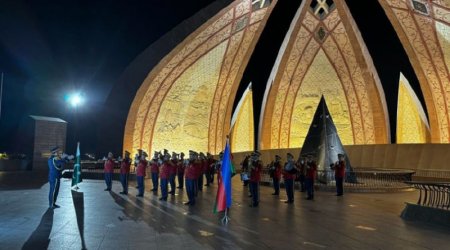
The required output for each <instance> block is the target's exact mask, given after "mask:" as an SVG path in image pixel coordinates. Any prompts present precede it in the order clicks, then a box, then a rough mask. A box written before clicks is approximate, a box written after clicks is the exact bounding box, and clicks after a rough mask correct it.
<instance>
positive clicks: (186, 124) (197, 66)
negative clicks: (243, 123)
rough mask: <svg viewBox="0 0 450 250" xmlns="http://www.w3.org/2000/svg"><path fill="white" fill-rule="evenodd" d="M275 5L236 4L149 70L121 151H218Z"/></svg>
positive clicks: (247, 1)
mask: <svg viewBox="0 0 450 250" xmlns="http://www.w3.org/2000/svg"><path fill="white" fill-rule="evenodd" d="M275 4H276V1H251V0H239V1H234V2H233V3H232V4H230V5H229V6H228V7H227V8H225V9H223V10H222V11H221V12H219V13H218V14H217V15H216V16H215V17H213V18H211V19H210V20H209V21H208V22H207V23H205V24H204V25H202V26H201V27H200V28H198V29H197V30H196V31H195V32H193V33H192V34H191V35H189V36H188V37H187V38H186V39H185V40H184V41H183V42H182V43H181V44H179V45H178V46H177V47H176V48H174V49H173V50H172V52H170V53H169V54H168V55H167V56H166V57H165V58H163V59H162V60H161V62H160V63H159V64H158V65H157V66H156V67H154V68H153V69H149V74H148V76H147V78H146V79H145V80H144V82H143V83H142V84H141V87H140V89H139V90H138V92H137V94H136V97H135V99H134V101H133V103H132V106H131V109H130V112H129V114H128V119H127V124H126V127H125V136H124V150H128V151H130V152H136V151H137V149H139V148H141V149H143V150H145V151H147V152H151V151H153V150H161V149H162V148H168V149H169V150H173V151H176V152H187V151H188V150H189V149H192V150H196V151H202V152H211V153H218V152H220V151H221V150H222V149H223V146H224V142H225V136H226V134H227V133H228V130H229V128H230V120H231V108H232V103H233V102H234V98H235V94H236V91H237V87H238V85H239V82H240V79H241V77H242V72H243V70H244V69H245V66H246V65H247V62H248V60H249V57H250V54H251V52H252V51H253V49H254V47H255V44H256V41H257V40H258V38H259V35H260V34H261V31H262V29H263V27H264V25H265V23H266V21H267V18H268V16H269V14H270V12H271V10H272V8H273V6H274V5H275Z"/></svg>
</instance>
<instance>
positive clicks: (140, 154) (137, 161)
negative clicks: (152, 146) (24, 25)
mask: <svg viewBox="0 0 450 250" xmlns="http://www.w3.org/2000/svg"><path fill="white" fill-rule="evenodd" d="M142 152H143V151H142V149H138V153H137V154H136V155H135V156H134V172H135V173H137V167H138V165H139V161H140V160H141V158H142ZM136 176H137V175H136ZM136 189H139V184H137V186H136Z"/></svg>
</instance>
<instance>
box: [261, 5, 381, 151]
mask: <svg viewBox="0 0 450 250" xmlns="http://www.w3.org/2000/svg"><path fill="white" fill-rule="evenodd" d="M329 3H331V4H329ZM321 95H324V96H325V98H326V100H327V103H328V105H329V110H330V112H331V115H332V116H333V120H334V122H335V124H336V127H337V129H338V132H339V135H340V137H341V139H342V142H343V144H383V143H389V142H390V130H389V120H388V115H387V107H386V103H385V97H384V92H383V89H382V87H381V83H380V81H379V78H378V75H377V72H376V70H375V68H374V66H373V62H372V59H371V57H370V55H369V53H368V51H367V49H366V47H365V45H364V42H363V40H362V38H361V37H360V34H359V31H358V28H357V27H356V25H355V23H354V20H353V19H352V17H351V15H350V12H349V10H348V8H347V6H346V4H345V1H344V0H335V1H330V2H328V1H327V2H325V1H318V0H307V1H303V2H302V4H301V6H300V8H299V10H298V12H297V14H296V16H295V18H294V20H293V22H292V24H291V27H290V29H289V31H288V34H287V36H286V38H285V41H284V43H283V45H282V48H281V50H280V53H279V55H278V58H277V61H276V64H275V66H274V68H273V69H272V74H271V76H270V78H269V80H268V84H267V87H266V95H265V99H264V103H263V110H262V112H261V114H262V117H261V121H260V131H259V137H260V145H259V146H260V148H261V149H278V148H295V147H301V146H302V144H303V141H304V138H305V136H306V134H307V132H308V129H309V126H310V123H311V120H312V117H313V115H314V112H315V110H316V107H317V104H318V103H319V101H320V97H321Z"/></svg>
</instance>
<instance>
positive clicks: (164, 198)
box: [159, 197, 167, 201]
mask: <svg viewBox="0 0 450 250" xmlns="http://www.w3.org/2000/svg"><path fill="white" fill-rule="evenodd" d="M159 200H160V201H167V197H161V198H159Z"/></svg>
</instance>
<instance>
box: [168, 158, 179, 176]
mask: <svg viewBox="0 0 450 250" xmlns="http://www.w3.org/2000/svg"><path fill="white" fill-rule="evenodd" d="M170 162H171V163H172V164H170V175H176V174H177V168H178V160H175V161H174V160H171V161H170Z"/></svg>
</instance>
